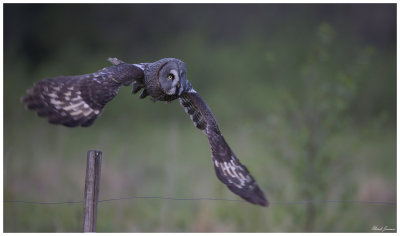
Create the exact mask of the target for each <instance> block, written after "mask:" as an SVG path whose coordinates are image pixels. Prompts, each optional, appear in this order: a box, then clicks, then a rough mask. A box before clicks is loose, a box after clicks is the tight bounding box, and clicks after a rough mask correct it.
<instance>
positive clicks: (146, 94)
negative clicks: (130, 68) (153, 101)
mask: <svg viewBox="0 0 400 236" xmlns="http://www.w3.org/2000/svg"><path fill="white" fill-rule="evenodd" d="M148 95H149V93H148V92H147V90H146V89H144V90H143V91H142V93H141V94H140V95H139V98H140V99H143V98H145V97H147V96H148Z"/></svg>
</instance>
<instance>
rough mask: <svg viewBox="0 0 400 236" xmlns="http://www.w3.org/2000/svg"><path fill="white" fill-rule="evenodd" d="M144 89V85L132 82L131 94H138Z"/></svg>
mask: <svg viewBox="0 0 400 236" xmlns="http://www.w3.org/2000/svg"><path fill="white" fill-rule="evenodd" d="M144 87H145V85H144V84H143V83H140V82H138V81H133V88H132V93H133V94H136V93H137V92H139V91H140V90H141V89H142V88H144Z"/></svg>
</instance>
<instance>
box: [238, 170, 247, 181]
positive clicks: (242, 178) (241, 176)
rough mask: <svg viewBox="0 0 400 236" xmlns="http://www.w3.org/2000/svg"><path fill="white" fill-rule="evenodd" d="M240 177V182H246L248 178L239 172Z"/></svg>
mask: <svg viewBox="0 0 400 236" xmlns="http://www.w3.org/2000/svg"><path fill="white" fill-rule="evenodd" d="M239 176H240V178H239V179H240V181H242V182H246V178H245V177H244V176H243V175H242V173H240V172H239Z"/></svg>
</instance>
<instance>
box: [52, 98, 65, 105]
mask: <svg viewBox="0 0 400 236" xmlns="http://www.w3.org/2000/svg"><path fill="white" fill-rule="evenodd" d="M50 102H51V103H52V104H53V105H62V104H64V103H63V102H62V101H59V100H55V99H53V98H52V99H50Z"/></svg>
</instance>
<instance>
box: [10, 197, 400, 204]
mask: <svg viewBox="0 0 400 236" xmlns="http://www.w3.org/2000/svg"><path fill="white" fill-rule="evenodd" d="M133 199H154V200H171V201H227V202H246V201H245V200H240V199H225V198H177V197H160V196H130V197H121V198H109V199H102V200H99V201H98V202H99V203H101V202H112V201H121V200H133ZM4 203H13V204H32V205H65V204H82V203H83V200H80V201H64V202H38V201H22V200H5V201H4ZM345 203H352V204H367V205H396V204H397V202H396V201H359V200H308V201H272V202H269V204H270V205H309V204H345Z"/></svg>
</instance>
